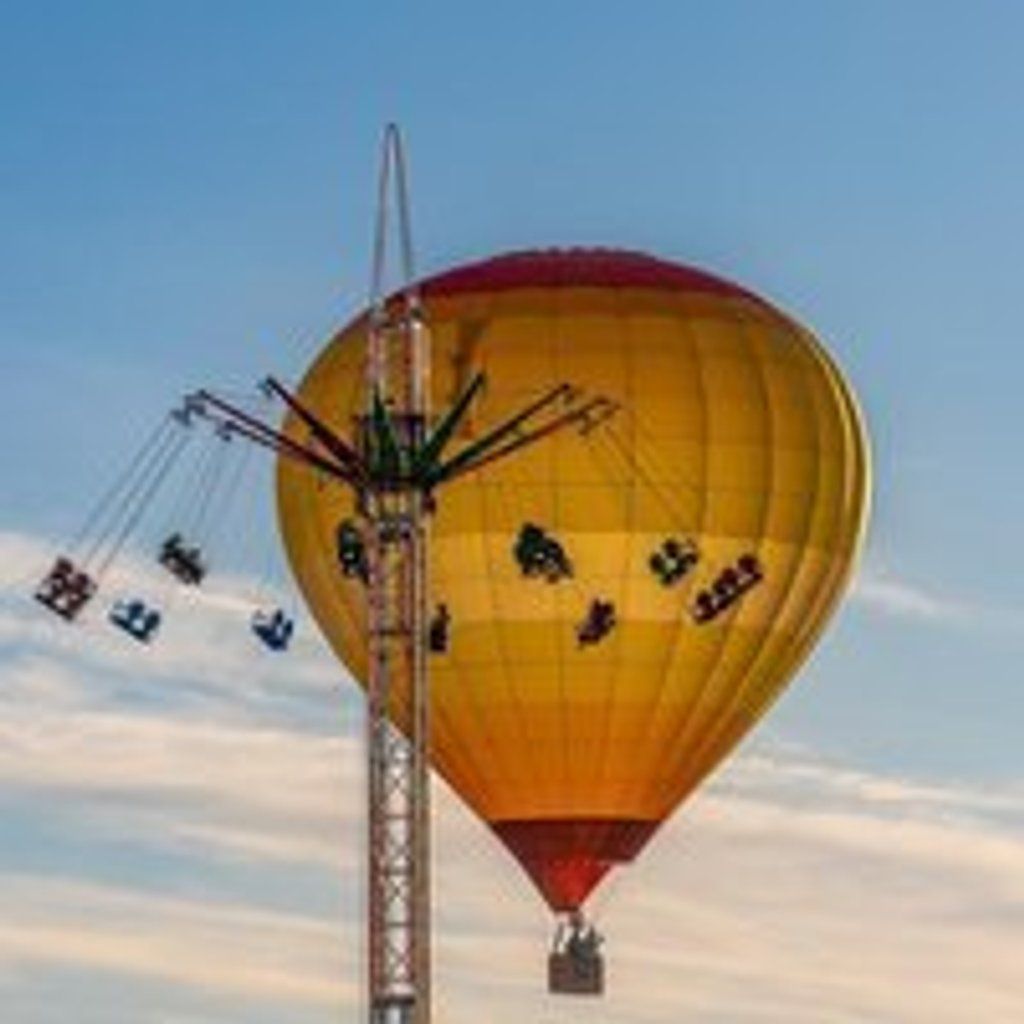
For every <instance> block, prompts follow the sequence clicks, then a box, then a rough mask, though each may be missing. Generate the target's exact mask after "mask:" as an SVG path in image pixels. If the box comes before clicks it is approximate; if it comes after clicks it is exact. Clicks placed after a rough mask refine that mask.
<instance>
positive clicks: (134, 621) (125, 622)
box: [108, 598, 163, 644]
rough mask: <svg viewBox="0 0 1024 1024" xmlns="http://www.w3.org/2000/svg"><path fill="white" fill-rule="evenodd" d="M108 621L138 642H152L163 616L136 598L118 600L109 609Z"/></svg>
mask: <svg viewBox="0 0 1024 1024" xmlns="http://www.w3.org/2000/svg"><path fill="white" fill-rule="evenodd" d="M108 617H109V619H110V622H111V623H112V624H113V625H114V626H116V627H117V628H118V629H120V630H123V631H124V632H125V633H127V634H128V635H129V636H130V637H131V638H132V639H133V640H137V641H138V642H139V643H140V644H148V643H150V642H152V640H153V638H154V637H155V636H156V634H157V632H158V631H159V629H160V623H161V622H162V620H163V616H162V615H161V614H160V612H158V611H157V610H156V609H155V608H150V607H148V606H147V605H146V603H145V602H144V601H140V600H139V599H138V598H130V599H128V600H124V601H118V602H117V604H115V605H114V607H113V608H112V609H111V610H110V615H109V616H108Z"/></svg>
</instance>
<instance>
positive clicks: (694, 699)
mask: <svg viewBox="0 0 1024 1024" xmlns="http://www.w3.org/2000/svg"><path fill="white" fill-rule="evenodd" d="M678 323H679V327H680V328H681V331H682V333H683V335H684V336H685V337H686V338H687V339H688V340H689V343H690V346H691V349H692V351H693V353H694V365H695V368H696V373H697V391H698V395H699V401H700V408H701V429H700V436H699V439H698V443H699V445H700V449H701V451H702V452H703V453H704V456H703V465H702V467H701V470H702V476H701V509H700V516H699V523H698V529H699V537H700V545H701V547H703V546H704V542H705V539H706V535H707V531H708V508H709V501H708V497H709V492H710V486H709V481H710V459H709V455H708V452H709V449H710V447H711V435H712V430H713V426H712V423H711V412H710V402H709V399H708V383H707V380H706V378H705V367H704V364H705V354H704V353H703V351H702V350H701V347H700V343H699V341H698V339H697V337H696V333H695V331H694V327H693V323H692V321H691V319H690V317H689V316H685V317H681V318H680V320H679V321H678ZM689 636H690V631H689V629H688V628H687V623H686V619H685V613H684V616H683V618H682V628H680V630H679V632H678V633H677V635H676V640H675V644H674V645H673V646H674V650H673V652H672V655H671V659H670V662H669V664H670V666H671V665H674V664H675V662H676V657H677V656H678V655H680V653H681V652H682V651H683V650H685V644H686V642H687V638H688V637H689ZM717 641H718V648H717V655H716V657H715V658H714V659H713V660H714V662H715V663H716V664H717V661H718V660H719V659H720V658H721V656H722V649H723V647H724V645H725V636H724V631H722V632H720V633H719V635H718V636H717ZM708 678H709V676H705V680H704V682H705V684H706V682H707V679H708ZM672 681H673V675H672V672H671V668H670V670H669V671H668V672H667V673H666V674H665V676H664V678H663V679H662V686H661V695H660V696H659V700H658V707H657V708H656V710H655V711H654V712H653V714H652V717H651V719H650V720H649V726H648V728H649V729H653V722H654V720H656V717H657V713H658V711H660V709H661V703H662V701H663V700H664V698H665V697H666V695H667V694H668V693H669V692H670V690H671V689H672ZM704 689H705V686H704V685H699V686H697V687H696V688H695V691H694V693H693V695H692V696H691V697H690V699H689V700H687V701H686V702H685V704H686V708H685V710H684V711H683V713H682V715H681V716H680V719H679V722H678V723H677V725H676V727H675V728H674V729H672V730H670V732H671V736H672V739H671V741H670V742H668V743H666V744H665V757H666V759H668V758H669V757H670V756H671V751H673V750H676V749H677V748H679V747H680V745H681V743H682V739H683V737H684V736H685V735H686V732H687V730H688V728H689V724H690V722H691V720H692V718H693V716H694V715H695V713H696V707H697V705H698V704H699V703H700V699H701V696H702V694H703V691H704ZM666 779H667V765H666V766H663V767H662V771H661V773H656V774H655V775H654V776H653V777H652V778H651V779H649V780H648V781H647V783H646V784H641V786H640V792H641V793H642V794H643V796H644V801H643V803H644V805H645V806H651V805H652V804H655V803H656V804H658V805H661V803H662V802H663V800H662V799H658V796H659V793H661V792H663V790H664V788H665V783H666ZM669 788H671V787H669ZM658 814H659V818H660V819H664V817H665V816H666V812H665V811H664V809H662V810H660V811H659V812H658Z"/></svg>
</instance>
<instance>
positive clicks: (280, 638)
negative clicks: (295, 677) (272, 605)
mask: <svg viewBox="0 0 1024 1024" xmlns="http://www.w3.org/2000/svg"><path fill="white" fill-rule="evenodd" d="M251 626H252V631H253V633H254V634H255V635H256V636H257V637H258V638H259V639H260V640H261V641H262V642H263V644H264V645H265V646H266V647H268V648H269V649H270V650H272V651H275V652H281V651H286V650H288V647H289V645H290V644H291V641H292V634H293V633H294V632H295V620H294V619H292V618H291V617H289V616H287V615H285V613H284V612H283V611H282V610H281V609H280V608H277V609H275V610H274V611H273V612H265V611H257V612H255V613H254V614H253V617H252V622H251Z"/></svg>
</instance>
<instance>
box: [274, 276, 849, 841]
mask: <svg viewBox="0 0 1024 1024" xmlns="http://www.w3.org/2000/svg"><path fill="white" fill-rule="evenodd" d="M428 314H429V322H430V324H431V330H432V339H433V357H432V374H433V380H432V392H433V402H434V408H435V410H436V411H440V410H443V409H445V408H447V406H448V405H449V404H450V403H451V401H452V400H453V398H454V397H455V395H456V394H458V392H459V390H460V389H461V388H462V387H463V386H464V385H465V383H466V382H467V381H468V379H469V377H470V375H471V374H472V373H473V372H476V371H477V370H479V369H483V370H484V371H485V372H486V374H487V385H486V388H485V390H484V391H483V393H482V395H481V396H480V398H479V400H478V401H477V403H476V405H475V406H474V408H473V411H472V415H471V416H470V417H469V420H468V423H467V425H466V426H465V427H464V428H463V429H462V431H461V433H460V436H459V438H458V439H457V442H456V443H455V444H453V449H454V448H457V447H458V444H459V443H464V442H465V441H467V440H469V439H471V438H472V437H474V436H479V434H480V432H481V431H482V430H483V429H485V428H486V427H488V426H489V425H492V424H494V423H496V422H498V421H499V420H500V419H502V418H503V417H506V416H508V415H511V414H512V413H514V412H516V411H518V410H519V409H520V408H521V407H522V406H523V405H524V404H525V403H526V402H528V401H530V400H531V399H533V398H536V397H537V396H538V395H539V394H541V393H542V392H543V391H545V390H546V389H547V388H549V387H551V386H553V385H554V384H556V383H558V382H561V381H569V382H571V383H572V384H574V385H576V386H578V387H582V388H585V389H587V390H588V391H591V392H596V393H600V394H603V395H606V396H608V397H609V398H611V399H613V400H615V401H616V402H619V403H621V406H622V409H621V411H620V412H619V413H618V414H617V416H616V417H615V418H614V419H613V420H612V421H611V423H610V424H609V425H608V427H607V428H600V429H598V430H596V431H594V432H593V433H592V434H590V435H588V436H586V437H581V436H580V435H578V434H576V433H575V432H564V433H561V434H558V435H556V436H554V437H552V438H550V439H548V440H546V441H544V442H542V443H541V444H539V445H537V446H536V447H533V448H530V449H527V450H525V451H523V452H522V453H521V454H519V455H517V456H513V457H512V458H510V459H508V460H505V461H501V462H498V463H495V464H493V465H491V466H488V467H486V468H484V469H482V470H480V471H478V472H476V473H474V474H472V475H469V476H466V477H464V478H461V479H460V480H458V481H457V482H455V483H453V484H451V485H448V486H446V487H444V488H442V489H441V490H440V492H439V494H438V508H437V512H436V515H435V516H434V522H433V537H434V546H433V554H432V566H431V573H432V589H433V594H434V597H435V599H436V600H438V601H442V600H443V601H444V602H446V603H447V605H448V607H449V609H450V610H451V614H452V634H451V649H450V651H449V652H448V653H447V654H444V655H441V656H434V657H432V659H431V667H432V671H433V676H432V681H433V707H434V730H435V735H434V751H433V761H434V764H435V766H436V767H437V769H438V770H439V771H440V772H441V773H442V774H443V775H444V776H445V778H446V779H447V780H448V781H449V782H450V783H451V785H452V786H453V787H454V789H455V790H456V791H457V792H459V793H460V794H461V795H462V797H463V798H464V799H465V800H466V801H467V802H468V803H469V804H470V805H471V806H472V807H473V808H474V809H475V810H476V811H477V812H478V813H479V814H480V815H481V816H483V817H484V818H486V819H488V820H492V821H494V820H505V819H516V820H519V819H531V818H548V817H550V818H604V817H613V818H628V819H636V820H660V819H661V818H663V817H664V816H666V815H667V814H668V813H669V812H670V811H671V810H672V808H673V807H674V806H675V805H676V804H677V803H678V802H679V801H680V800H681V799H682V798H683V797H685V795H686V794H687V793H689V792H690V791H691V790H692V789H693V788H694V787H695V786H696V785H697V784H698V783H699V782H700V781H701V779H703V778H704V777H705V776H706V775H707V773H708V772H709V771H710V770H711V769H712V768H713V767H714V766H715V765H716V764H717V763H718V762H719V761H720V760H721V759H722V758H723V757H724V756H725V755H726V754H727V753H728V752H729V750H730V749H731V748H732V747H733V746H734V745H735V743H736V742H738V741H739V739H740V738H741V737H742V736H743V735H744V734H745V732H746V731H747V729H749V727H750V726H751V725H752V724H753V723H754V722H755V721H756V720H757V718H758V717H759V716H760V715H761V714H763V713H764V712H765V710H767V708H768V707H769V706H770V705H771V703H772V701H774V699H775V698H776V697H777V696H778V694H779V693H780V692H781V690H782V688H783V687H784V686H785V684H786V683H787V681H788V680H789V678H790V677H791V676H792V674H793V673H794V672H795V671H796V669H797V668H798V666H799V664H800V662H801V661H802V660H803V658H804V657H806V655H807V653H808V651H809V650H810V648H811V646H812V644H813V642H814V640H815V639H816V638H817V635H818V633H819V632H820V630H821V628H822V627H823V625H824V623H825V621H826V620H827V618H828V616H829V614H830V612H831V611H832V609H833V608H834V606H835V604H836V602H837V600H838V598H839V596H840V594H841V591H842V589H843V587H844V585H845V583H846V580H847V578H848V576H849V572H850V569H851V565H852V560H853V558H854V557H855V554H856V550H857V547H858V542H859V538H860V536H861V532H862V527H863V522H864V518H865V509H866V498H867V492H868V485H869V468H868V461H867V451H866V442H865V437H864V431H863V428H862V425H861V421H860V417H859V415H858V412H857V410H856V407H855V404H854V401H853V398H852V396H851V394H850V392H849V390H848V388H847V387H846V385H845V384H844V382H843V380H842V378H841V376H840V374H839V372H838V370H837V369H836V368H835V366H834V365H833V363H832V362H831V361H830V360H829V358H828V356H827V355H826V354H825V352H824V350H823V349H822V348H821V346H820V345H819V344H818V343H817V342H816V341H815V340H814V338H813V337H811V336H810V335H809V334H808V333H807V332H806V331H805V330H803V329H802V328H800V327H799V326H798V325H796V324H794V323H793V322H791V321H789V320H787V319H786V318H784V317H783V316H782V315H781V314H779V313H777V312H776V311H775V310H773V309H771V308H770V307H768V306H766V305H764V304H761V303H758V302H757V301H755V300H753V299H750V298H744V297H742V296H736V297H732V296H723V295H716V294H709V293H706V292H700V293H697V292H692V293H691V292H686V291H670V290H666V289H660V290H656V289H648V288H625V287H619V288H589V287H578V288H570V287H560V288H539V287H538V288H533V287H523V288H512V289H507V290H503V291H496V292H475V293H469V294H461V295H451V296H440V297H435V298H432V299H430V300H429V301H428ZM364 329H365V325H364V324H363V323H362V322H357V323H356V324H354V325H352V326H351V327H349V328H348V329H346V330H345V331H343V332H342V333H340V334H339V335H338V336H337V337H335V338H334V339H332V341H331V342H330V343H329V344H328V345H327V347H326V348H325V349H324V351H323V353H322V354H321V356H320V357H319V358H318V360H317V361H316V363H315V364H314V366H313V367H312V369H311V370H310V371H309V373H308V375H307V377H306V379H305V381H304V382H303V384H302V387H301V391H300V397H301V399H302V400H303V401H304V402H305V403H306V404H307V405H308V406H309V407H311V408H312V409H313V410H314V411H316V412H317V414H318V415H319V416H321V417H322V418H323V419H324V420H326V421H327V422H328V423H330V424H332V425H333V426H335V427H336V428H338V429H340V430H342V431H344V432H345V433H346V434H347V435H350V436H351V433H352V421H353V417H354V416H355V415H356V414H357V413H358V412H359V403H360V401H361V394H362V376H361V375H362V355H363V339H364V333H363V332H364ZM288 429H289V430H291V431H293V432H295V433H296V435H297V436H301V429H300V428H299V427H298V425H297V424H296V423H294V422H292V421H290V422H289V424H288ZM278 490H279V507H280V522H281V529H282V533H283V536H284V540H285V543H286V547H287V550H288V554H289V557H290V559H291V563H292V565H293V568H294V571H295V574H296V577H297V579H298V581H299V584H300V586H301V587H302V590H303V592H304V593H305V595H306V597H307V599H308V602H309V604H310V607H311V608H312V610H313V613H314V615H315V616H316V618H317V620H318V622H319V624H320V626H321V628H322V629H323V631H324V633H325V635H326V636H327V638H328V640H329V641H330V642H331V644H332V645H333V647H334V649H335V650H336V651H337V652H338V654H339V656H340V657H341V659H342V660H343V661H344V662H345V664H346V665H347V666H348V668H349V669H350V671H351V672H352V673H353V675H354V676H356V677H357V678H361V677H363V675H364V673H365V667H366V651H365V641H364V639H363V633H362V625H361V624H362V618H363V614H364V611H363V599H364V591H363V587H362V585H361V584H360V583H359V582H358V581H353V580H348V579H345V578H343V577H342V576H341V574H340V572H339V571H338V570H337V569H336V567H335V565H334V561H333V558H334V532H335V529H336V527H337V524H338V522H339V521H340V520H341V519H342V518H343V517H345V516H350V515H352V514H353V511H352V510H353V505H352V499H351V497H350V496H349V495H348V494H346V493H345V491H344V490H343V489H342V488H340V487H338V486H335V485H325V484H324V482H323V481H320V480H318V479H317V477H316V475H315V474H314V473H312V472H310V471H309V470H306V469H303V468H300V467H297V466H295V465H294V464H291V463H288V462H285V461H282V462H281V463H280V466H279V475H278ZM526 521H533V522H536V523H538V524H540V525H542V526H543V527H544V528H545V529H548V530H550V531H551V532H553V533H554V535H556V536H557V537H558V538H559V540H560V541H561V542H562V543H563V544H564V545H565V547H566V550H567V551H568V553H569V554H570V557H571V558H572V560H573V562H574V564H575V567H576V576H575V578H574V579H573V580H571V581H563V582H561V583H559V584H557V585H554V586H552V585H549V584H546V583H544V582H542V581H539V580H533V579H524V578H523V577H522V576H521V575H520V572H519V570H518V567H517V566H516V564H515V562H514V560H513V557H512V546H513V543H514V540H515V536H516V534H517V532H518V530H519V528H520V527H521V526H522V524H523V523H524V522H526ZM670 535H675V536H678V537H687V536H688V537H692V538H693V539H694V540H695V541H696V542H697V544H698V546H699V547H700V550H701V552H702V559H701V562H700V564H699V565H698V567H697V568H696V569H695V570H694V572H693V573H692V574H691V575H690V576H689V577H688V578H687V579H686V580H685V581H684V582H683V584H682V585H680V586H679V587H675V588H672V589H667V588H664V587H662V586H660V585H659V584H658V582H657V581H656V580H655V578H654V577H653V575H652V574H651V572H650V571H649V568H648V565H647V560H648V557H649V555H650V554H651V552H652V551H654V550H655V549H656V548H657V547H658V545H659V544H660V543H661V542H662V541H663V540H664V539H665V538H666V537H668V536H670ZM748 551H751V552H756V553H757V554H758V556H759V557H760V559H761V560H762V562H763V564H764V566H765V569H766V578H765V580H764V581H763V582H762V583H761V584H760V586H758V587H757V588H755V589H754V590H753V591H751V592H750V593H749V594H747V595H746V596H745V597H744V598H743V599H742V600H741V602H740V604H739V606H738V607H737V608H736V609H733V610H731V611H730V612H728V613H726V614H725V615H724V616H723V617H721V618H720V619H718V620H715V621H714V622H712V623H709V624H706V625H701V626H698V625H695V624H694V623H693V622H692V620H691V619H690V617H689V615H688V613H687V609H688V607H689V606H690V604H692V601H693V598H694V596H695V594H696V593H697V591H698V590H699V589H701V588H702V587H704V586H707V585H709V584H710V582H711V581H712V580H713V579H714V577H715V575H716V574H717V573H718V572H719V571H720V570H721V569H722V568H723V567H725V566H726V565H728V564H730V563H732V562H733V561H735V559H736V558H737V557H738V556H739V555H740V554H743V553H744V552H748ZM598 596H600V597H603V598H607V599H609V600H612V601H613V602H614V603H615V605H616V609H617V612H618V617H619V626H618V628H617V629H616V630H615V631H613V632H612V634H611V635H610V636H609V637H608V638H607V639H606V640H605V641H603V642H602V643H601V644H598V645H597V646H595V647H590V648H585V649H580V648H578V647H577V645H576V642H575V633H574V627H575V625H576V624H577V623H578V622H579V621H580V619H581V618H582V617H583V615H584V613H585V611H586V608H587V605H588V604H589V601H590V600H591V599H592V598H594V597H598Z"/></svg>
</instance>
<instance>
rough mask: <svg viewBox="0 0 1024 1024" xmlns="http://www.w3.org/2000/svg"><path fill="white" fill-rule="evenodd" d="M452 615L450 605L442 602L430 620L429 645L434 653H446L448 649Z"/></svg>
mask: <svg viewBox="0 0 1024 1024" xmlns="http://www.w3.org/2000/svg"><path fill="white" fill-rule="evenodd" d="M451 621H452V616H451V612H449V611H448V605H446V604H445V603H444V602H441V604H439V605H438V606H437V610H436V611H435V612H434V617H433V618H432V619H431V620H430V636H429V646H430V650H431V652H432V653H434V654H444V653H445V651H447V650H448V637H449V630H450V627H451Z"/></svg>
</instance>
